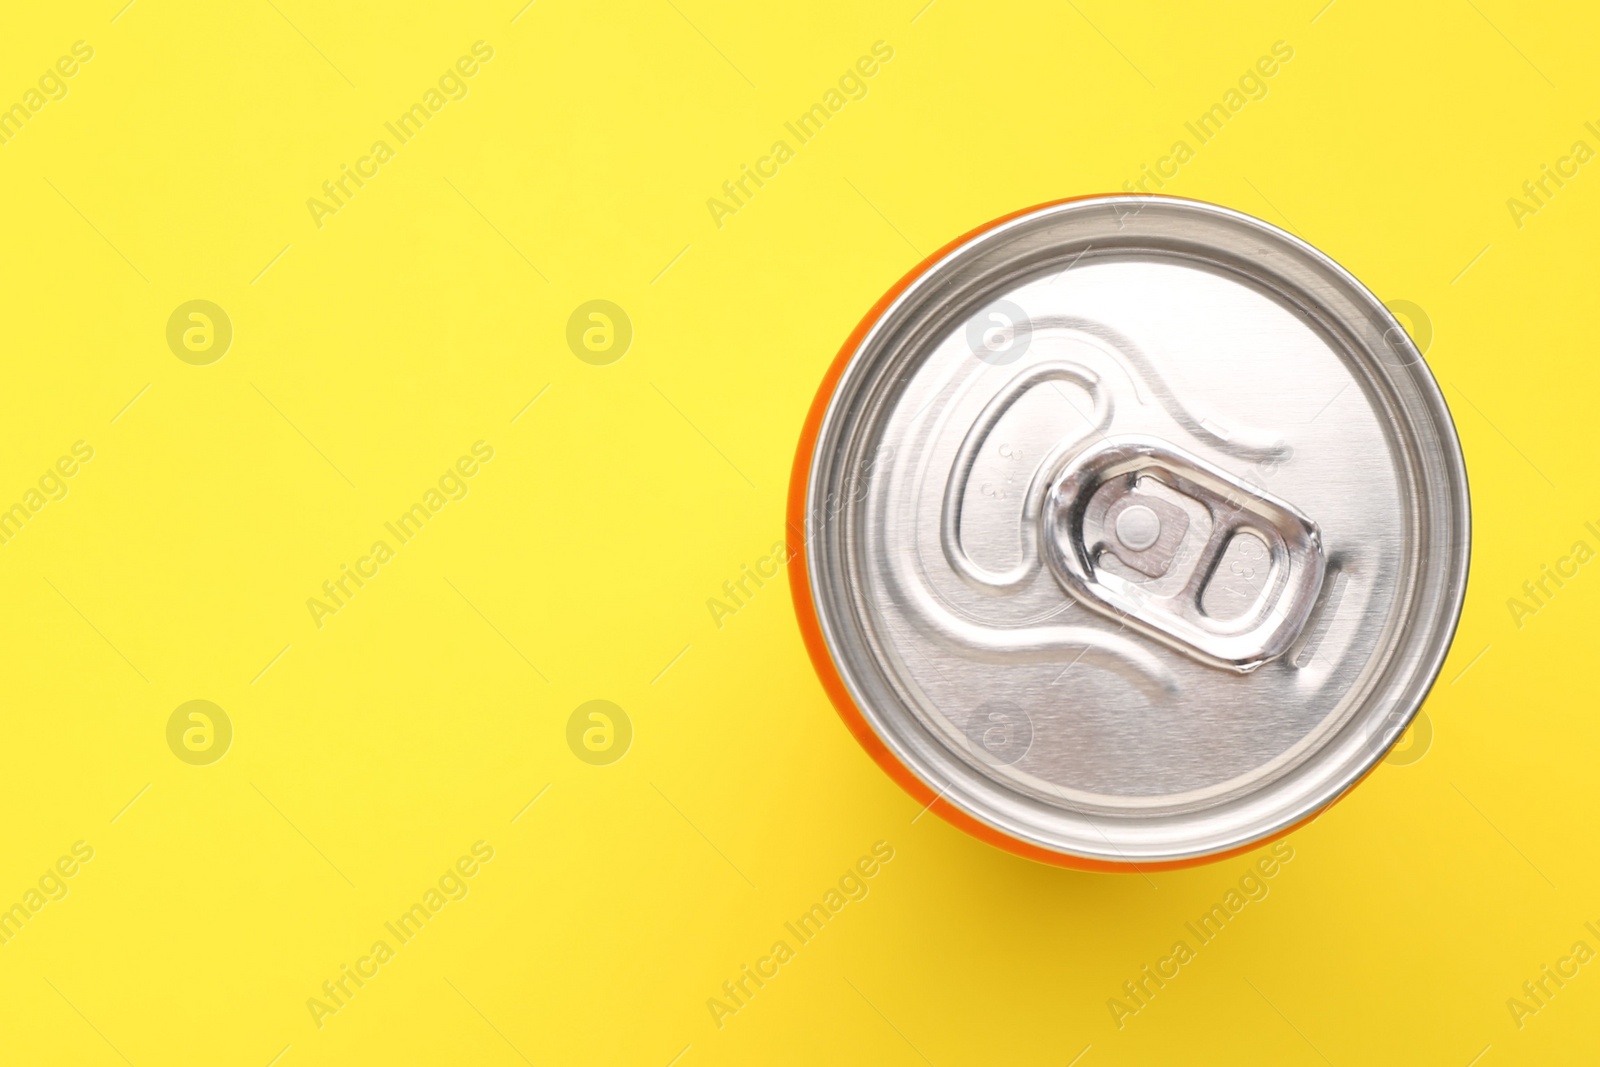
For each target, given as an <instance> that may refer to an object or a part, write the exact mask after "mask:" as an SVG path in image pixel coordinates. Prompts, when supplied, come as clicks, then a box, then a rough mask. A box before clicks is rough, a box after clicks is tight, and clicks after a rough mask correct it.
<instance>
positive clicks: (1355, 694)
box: [806, 197, 1468, 862]
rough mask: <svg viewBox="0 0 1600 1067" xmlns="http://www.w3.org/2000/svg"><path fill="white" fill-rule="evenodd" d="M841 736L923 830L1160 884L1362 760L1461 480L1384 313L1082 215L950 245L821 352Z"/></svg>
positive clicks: (1310, 266)
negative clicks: (933, 822)
mask: <svg viewBox="0 0 1600 1067" xmlns="http://www.w3.org/2000/svg"><path fill="white" fill-rule="evenodd" d="M806 534H807V540H808V544H809V545H810V546H811V548H810V560H811V562H810V567H811V571H810V573H811V582H812V590H811V592H812V597H813V601H814V603H815V605H816V609H817V614H818V619H819V623H820V625H821V629H822V632H823V637H824V640H825V641H826V643H827V646H828V648H829V651H830V653H831V654H832V657H833V659H834V662H835V664H836V666H837V667H838V669H839V672H840V674H841V676H842V677H843V679H844V682H845V685H846V687H847V688H848V689H849V691H850V693H851V696H852V697H853V699H854V701H855V703H856V705H857V707H858V708H859V709H860V710H861V712H862V714H863V715H864V716H865V717H866V719H867V721H868V722H869V724H870V725H871V726H872V728H873V729H874V730H875V731H876V732H877V733H878V734H879V736H881V737H882V738H883V740H884V741H885V743H886V744H887V745H888V746H889V748H890V750H891V751H892V752H893V753H894V755H895V756H896V757H897V758H898V759H899V760H900V761H901V762H902V763H904V764H905V765H906V766H907V767H908V768H910V769H911V771H912V772H913V773H915V774H916V775H917V776H918V777H920V778H922V779H923V780H924V781H925V782H927V783H928V785H929V786H930V787H931V788H933V789H934V790H936V791H938V793H939V795H940V796H941V797H943V798H944V799H945V800H946V801H948V802H950V803H952V804H954V805H956V806H958V807H960V808H961V809H963V810H965V811H966V812H968V813H970V814H971V815H973V816H974V817H976V818H978V819H980V820H982V821H984V822H986V823H988V824H990V825H992V826H994V827H996V828H997V829H999V830H1001V831H1002V832H1003V833H1006V834H1008V835H1010V836H1012V837H1013V838H1016V839H1018V840H1020V841H1023V842H1027V843H1030V844H1034V845H1037V846H1040V847H1043V848H1046V849H1050V850H1053V851H1056V852H1059V853H1063V854H1067V855H1070V856H1077V857H1084V858H1091V859H1099V860H1109V861H1131V862H1157V861H1164V860H1178V859H1187V858H1193V857H1198V856H1204V855H1207V854H1211V853H1216V852H1221V851H1225V850H1228V849H1230V848H1236V847H1239V846H1241V845H1245V844H1248V843H1249V842H1251V841H1254V840H1257V839H1259V838H1262V837H1265V836H1268V835H1270V834H1271V833H1273V832H1274V831H1276V830H1279V829H1282V828H1284V827H1286V826H1289V825H1292V824H1293V823H1295V822H1297V821H1299V820H1300V819H1302V818H1304V817H1306V816H1308V815H1310V814H1312V813H1313V812H1315V811H1316V810H1318V809H1319V808H1320V807H1322V806H1323V805H1325V804H1326V803H1328V802H1329V801H1331V800H1332V799H1334V798H1335V797H1336V796H1338V794H1339V793H1341V792H1342V791H1343V790H1344V789H1345V788H1347V787H1348V786H1349V785H1351V784H1352V783H1353V782H1354V781H1355V780H1356V779H1357V778H1358V777H1359V776H1360V775H1361V774H1362V773H1363V772H1364V771H1365V770H1367V769H1368V768H1369V767H1370V766H1371V765H1372V764H1373V763H1374V762H1375V761H1376V760H1378V759H1379V758H1380V757H1381V756H1382V755H1383V753H1384V751H1385V750H1386V749H1387V746H1388V745H1389V743H1390V742H1391V741H1393V739H1394V737H1395V736H1396V734H1397V733H1398V731H1399V730H1401V729H1403V728H1404V726H1405V725H1406V723H1408V722H1409V721H1410V718H1411V716H1412V715H1413V714H1414V713H1415V711H1416V709H1417V707H1418V706H1419V705H1420V703H1421V701H1422V698H1423V696H1424V695H1425V694H1426V692H1427V689H1428V687H1429V686H1430V685H1431V684H1432V681H1433V679H1434V677H1435V676H1436V674H1437V673H1438V670H1439V667H1440V665H1441V663H1442V662H1443V658H1444V655H1445V652H1446V650H1447V648H1448V646H1449V642H1450V638H1451V636H1452V635H1453V632H1454V628H1455V622H1456V618H1457V616H1458V614H1459V612H1460V607H1461V597H1462V595H1463V592H1464V586H1465V577H1466V567H1467V548H1468V501H1467V486H1466V474H1465V469H1464V467H1463V464H1462V460H1461V453H1460V446H1459V444H1458V442H1457V440H1456V436H1455V432H1454V428H1453V426H1452V424H1451V422H1450V417H1449V414H1448V411H1447V410H1446V408H1445V405H1444V403H1443V400H1442V398H1441V397H1440V395H1439V390H1438V387H1437V386H1436V384H1435V383H1434V381H1433V378H1432V376H1431V375H1430V374H1429V373H1428V371H1427V368H1426V366H1425V365H1424V364H1423V363H1422V360H1421V357H1420V355H1419V354H1418V353H1417V351H1416V349H1415V347H1414V346H1413V345H1412V344H1411V342H1410V340H1409V338H1407V337H1406V335H1405V333H1404V331H1403V330H1401V329H1400V328H1399V327H1398V324H1397V323H1396V322H1395V320H1394V318H1393V317H1392V316H1391V315H1390V314H1389V312H1388V311H1387V310H1386V309H1385V308H1384V307H1383V305H1382V304H1381V303H1380V302H1379V301H1378V300H1377V299H1376V298H1375V297H1374V296H1373V295H1372V294H1371V293H1369V292H1368V291H1367V290H1366V289H1365V288H1363V287H1362V286H1361V285H1360V283H1359V282H1357V281H1356V280H1355V279H1354V278H1352V277H1351V276H1350V275H1349V274H1348V273H1346V272H1345V271H1344V270H1342V269H1341V268H1340V267H1339V266H1338V265H1337V264H1335V263H1333V262H1332V261H1331V260H1329V259H1328V258H1327V257H1325V256H1323V255H1322V254H1321V253H1319V252H1317V251H1316V250H1315V249H1313V248H1311V247H1310V246H1308V245H1306V244H1305V243H1303V242H1301V241H1299V240H1298V239H1296V238H1294V237H1292V236H1290V235H1288V234H1286V233H1284V232H1282V231H1281V230H1278V229H1276V228H1275V227H1272V226H1269V225H1267V224H1266V223H1263V222H1260V221H1259V220H1256V219H1253V218H1250V217H1248V216H1245V215H1242V214H1239V213H1237V212H1233V211H1229V210H1227V209H1224V208H1219V207H1214V206H1211V205H1206V204H1199V203H1195V202H1191V201H1182V200H1172V199H1164V198H1155V197H1104V198H1096V199H1090V200H1081V201H1075V202H1070V203H1066V204H1062V205H1057V206H1053V207H1049V208H1044V209H1040V210H1039V211H1036V212H1032V213H1030V214H1027V215H1024V216H1022V217H1019V218H1017V219H1013V220H1011V221H1009V222H1006V223H1004V224H1002V225H1000V226H998V227H996V228H994V229H992V230H989V231H987V232H985V233H983V234H981V235H979V236H978V237H976V238H973V239H972V240H970V241H969V242H967V243H966V244H964V245H963V246H961V247H959V248H958V249H956V250H955V251H953V252H951V253H950V254H948V255H947V256H946V257H944V258H943V259H942V260H941V261H940V262H939V263H937V264H936V265H934V266H933V267H932V268H930V269H929V270H928V271H927V272H925V273H924V274H923V275H922V276H921V277H919V278H918V279H917V280H916V281H915V282H913V283H912V284H911V285H910V286H909V287H908V288H907V289H906V290H905V291H904V292H903V293H902V294H901V295H900V296H899V297H898V298H897V299H896V300H895V301H894V302H893V303H892V304H891V305H890V307H889V308H888V309H886V310H885V312H884V313H883V315H882V316H881V317H880V318H879V320H878V321H877V323H876V324H875V325H874V326H873V327H872V328H871V330H870V331H869V332H868V333H867V335H866V337H865V338H864V339H863V341H862V342H861V344H860V346H859V348H858V350H857V351H856V352H855V353H854V355H853V356H852V358H851V359H850V362H849V364H848V366H847V367H846V369H845V371H844V374H843V376H842V377H841V378H840V380H839V383H838V386H837V388H836V390H835V392H834V395H833V397H832V399H831V401H830V403H829V406H828V409H827V412H826V414H825V416H824V418H823V422H822V426H821V429H820V431H819V434H818V439H817V442H816V447H815V451H814V454H813V460H812V467H811V472H810V481H809V484H808V488H807V531H806Z"/></svg>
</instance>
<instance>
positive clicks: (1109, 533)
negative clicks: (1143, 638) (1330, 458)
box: [1040, 436, 1324, 674]
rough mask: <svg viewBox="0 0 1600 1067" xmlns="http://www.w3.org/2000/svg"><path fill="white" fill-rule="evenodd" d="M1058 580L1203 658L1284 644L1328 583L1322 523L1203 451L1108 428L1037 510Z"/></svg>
mask: <svg viewBox="0 0 1600 1067" xmlns="http://www.w3.org/2000/svg"><path fill="white" fill-rule="evenodd" d="M1040 522H1041V524H1042V528H1041V534H1042V536H1041V538H1040V542H1041V544H1042V546H1043V549H1044V556H1045V559H1046V561H1047V562H1048V564H1049V566H1050V569H1051V571H1052V572H1053V573H1054V574H1055V576H1056V580H1057V581H1059V582H1060V583H1061V584H1062V586H1064V587H1065V588H1066V589H1067V591H1068V592H1069V593H1071V594H1072V595H1073V596H1074V597H1076V598H1077V599H1078V600H1080V601H1082V602H1083V603H1084V604H1085V605H1087V606H1088V607H1090V608H1093V609H1095V610H1096V611H1100V612H1102V613H1104V614H1107V615H1110V616H1112V617H1114V618H1118V619H1123V620H1125V621H1126V622H1127V623H1128V624H1129V625H1131V626H1133V627H1134V628H1136V629H1138V630H1140V631H1142V632H1144V633H1145V634H1147V635H1149V636H1150V637H1153V638H1156V639H1157V640H1159V641H1162V642H1163V643H1165V644H1167V645H1170V646H1171V647H1173V648H1175V649H1177V650H1178V651H1180V652H1184V653H1186V654H1188V655H1190V656H1192V657H1194V658H1195V659H1197V660H1200V661H1201V662H1203V663H1208V664H1210V665H1212V666H1216V667H1223V668H1226V669H1229V670H1234V671H1238V672H1239V673H1241V674H1243V673H1246V672H1248V671H1253V670H1255V669H1256V668H1257V667H1259V666H1261V665H1262V664H1263V663H1266V662H1268V661H1269V660H1272V659H1274V658H1276V657H1278V656H1281V655H1282V654H1283V653H1284V652H1285V651H1287V650H1288V648H1289V646H1290V645H1291V644H1292V643H1293V642H1294V639H1295V638H1296V637H1297V636H1298V635H1299V633H1300V631H1301V629H1302V628H1303V627H1304V626H1305V623H1306V620H1307V619H1308V618H1309V617H1310V615H1311V608H1312V605H1313V604H1315V603H1316V599H1317V593H1318V592H1319V591H1320V590H1321V588H1322V576H1323V570H1324V561H1323V553H1322V535H1321V533H1320V531H1319V530H1318V529H1317V525H1316V523H1314V522H1312V521H1311V520H1310V519H1309V518H1307V517H1306V516H1305V515H1303V514H1301V512H1300V511H1299V510H1297V509H1296V508H1294V507H1293V506H1291V505H1290V504H1288V503H1286V502H1284V501H1282V500H1278V499H1276V498H1274V497H1272V496H1269V495H1267V494H1266V493H1263V492H1261V491H1260V490H1257V489H1255V488H1253V487H1251V486H1248V485H1246V484H1245V483H1244V482H1242V481H1240V480H1239V479H1237V478H1235V477H1234V476H1233V475H1231V474H1229V473H1227V472H1226V471H1223V470H1221V469H1219V468H1217V467H1215V466H1213V465H1211V464H1210V463H1208V462H1206V461H1205V460H1203V459H1201V458H1200V457H1198V456H1194V455H1191V454H1190V453H1188V452H1185V451H1183V450H1182V449H1179V448H1176V447H1174V446H1172V445H1169V444H1166V443H1164V442H1160V441H1156V440H1154V439H1151V438H1143V437H1131V436H1128V437H1115V438H1107V439H1106V440H1105V441H1103V442H1102V443H1101V444H1099V445H1097V446H1095V447H1093V448H1090V449H1087V450H1085V451H1084V452H1082V453H1080V454H1079V455H1078V456H1076V457H1075V458H1074V459H1073V460H1072V461H1071V462H1070V463H1069V464H1067V466H1065V467H1064V468H1063V469H1062V470H1061V471H1060V473H1059V474H1057V475H1056V477H1055V478H1054V479H1053V481H1052V482H1051V484H1050V488H1049V490H1048V492H1047V493H1046V496H1045V503H1044V508H1043V509H1042V511H1041V513H1040Z"/></svg>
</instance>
